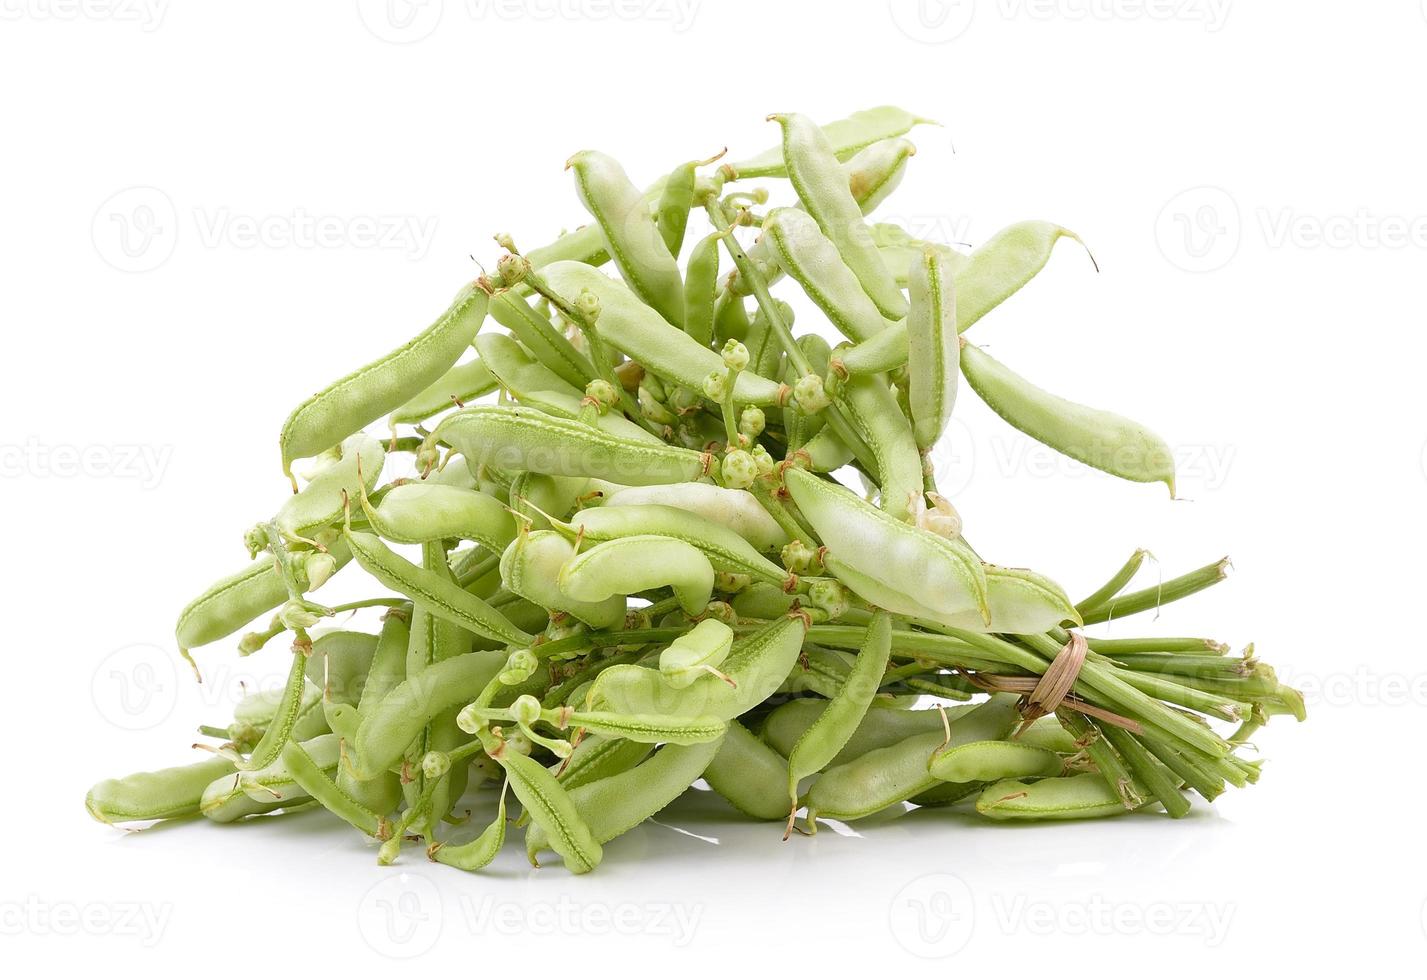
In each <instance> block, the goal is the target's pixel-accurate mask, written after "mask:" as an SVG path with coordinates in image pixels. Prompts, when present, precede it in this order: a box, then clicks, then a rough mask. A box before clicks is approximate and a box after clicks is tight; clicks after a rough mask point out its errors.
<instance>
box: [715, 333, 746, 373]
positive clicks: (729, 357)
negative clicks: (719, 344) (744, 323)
mask: <svg viewBox="0 0 1427 980" xmlns="http://www.w3.org/2000/svg"><path fill="white" fill-rule="evenodd" d="M721 353H722V355H723V363H724V366H725V367H727V368H729V369H730V370H732V371H742V370H743V369H744V368H746V367H748V357H749V354H748V348H747V347H745V346H744V345H743V343H742V342H741V341H739V340H735V339H734V338H732V337H730V338H729V339H728V343H726V344H724V345H723V351H722V352H721Z"/></svg>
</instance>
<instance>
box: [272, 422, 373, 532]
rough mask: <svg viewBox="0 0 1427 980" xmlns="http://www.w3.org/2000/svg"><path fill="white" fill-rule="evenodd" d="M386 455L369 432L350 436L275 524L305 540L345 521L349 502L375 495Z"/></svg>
mask: <svg viewBox="0 0 1427 980" xmlns="http://www.w3.org/2000/svg"><path fill="white" fill-rule="evenodd" d="M385 461H386V451H385V450H384V449H383V448H382V444H381V442H380V441H378V440H377V439H374V438H372V437H371V436H369V435H367V434H366V433H365V432H358V433H357V434H356V435H352V436H348V437H347V438H346V439H343V440H342V444H341V445H340V446H339V447H338V448H337V452H336V455H335V458H330V459H328V460H326V461H325V462H326V465H324V466H323V467H321V468H320V469H319V470H317V471H316V472H315V473H313V474H312V476H311V477H310V478H309V479H308V482H307V486H305V487H303V488H302V489H301V490H300V491H298V492H297V493H295V494H293V495H292V496H291V497H289V498H287V500H286V501H284V502H283V505H282V506H281V507H280V508H278V512H277V516H275V517H274V518H273V523H274V524H276V525H277V527H278V529H279V530H280V531H282V532H283V533H284V534H285V535H287V536H288V537H290V538H304V537H307V536H309V535H311V534H312V533H313V532H314V531H316V530H318V529H319V528H322V527H326V526H328V525H331V524H336V523H337V522H338V521H340V520H341V519H342V514H343V511H344V510H345V508H346V506H347V501H348V500H349V499H350V500H356V499H357V497H358V496H359V495H360V494H361V493H362V492H363V491H365V492H368V493H369V492H371V490H372V489H373V488H374V487H376V485H377V481H378V479H380V477H381V474H382V464H383V463H384V462H385Z"/></svg>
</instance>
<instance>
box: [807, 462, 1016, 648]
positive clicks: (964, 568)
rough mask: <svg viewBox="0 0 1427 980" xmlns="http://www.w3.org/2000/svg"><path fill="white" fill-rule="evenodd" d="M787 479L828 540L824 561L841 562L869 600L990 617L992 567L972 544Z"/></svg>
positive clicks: (819, 483)
mask: <svg viewBox="0 0 1427 980" xmlns="http://www.w3.org/2000/svg"><path fill="white" fill-rule="evenodd" d="M783 479H784V480H785V481H786V483H787V486H788V491H789V492H790V493H791V494H792V496H793V501H794V502H795V503H796V504H797V505H798V509H799V510H800V511H801V512H802V514H803V517H804V518H806V519H807V521H808V523H809V524H811V525H812V527H813V530H814V531H816V532H817V534H818V537H820V538H821V539H822V542H823V545H824V547H826V549H827V553H826V556H825V558H824V560H825V561H828V560H832V561H835V562H837V563H839V566H840V567H839V569H838V571H837V572H836V573H835V574H837V576H838V577H839V578H841V579H843V581H844V583H845V584H846V585H848V586H849V587H850V588H851V589H852V590H853V591H854V592H856V593H857V594H858V595H860V596H862V598H864V599H866V600H867V601H868V602H870V603H872V604H873V605H875V606H879V607H881V608H883V609H886V610H888V611H889V612H893V613H900V614H902V615H908V616H922V615H924V614H925V613H926V612H927V611H934V613H935V615H936V616H954V615H956V614H958V613H964V612H969V611H977V612H979V613H981V614H982V618H983V620H984V619H985V618H986V617H988V616H989V615H990V609H989V608H988V604H987V603H988V600H987V594H986V588H987V587H986V572H985V569H984V568H983V567H982V564H981V561H980V559H978V558H977V557H976V555H975V554H974V553H973V552H972V551H971V549H970V548H968V547H967V546H966V544H965V542H963V541H960V540H951V539H948V538H943V537H941V536H940V535H937V534H933V533H932V532H930V531H924V530H922V529H921V528H918V527H915V526H913V525H911V524H908V523H906V522H904V521H900V520H898V519H897V518H895V517H893V516H892V515H891V514H888V513H885V512H883V511H880V510H878V509H877V508H876V507H873V506H872V505H871V504H869V503H867V502H866V501H865V500H862V499H861V498H860V497H858V496H857V495H856V494H854V493H852V492H851V491H849V490H846V489H844V488H842V487H840V486H837V485H835V484H832V483H829V482H827V481H826V480H822V479H820V478H818V477H816V476H814V475H813V474H811V473H806V472H803V471H802V470H798V469H788V470H786V471H785V472H784V475H783ZM831 567H832V566H831V565H830V566H829V568H831Z"/></svg>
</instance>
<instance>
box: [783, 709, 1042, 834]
mask: <svg viewBox="0 0 1427 980" xmlns="http://www.w3.org/2000/svg"><path fill="white" fill-rule="evenodd" d="M1019 718H1020V713H1019V712H1018V711H1017V710H1016V698H1015V697H1014V696H1013V695H1008V694H996V695H993V696H992V697H991V700H989V701H987V702H986V703H984V704H981V705H978V706H977V707H976V709H975V710H973V711H971V712H969V713H967V714H966V715H963V716H962V717H960V718H958V719H957V720H956V721H954V722H951V724H950V735H949V736H948V735H946V734H943V733H942V732H939V731H934V732H928V733H926V734H923V735H913V736H912V737H911V738H908V739H906V740H904V741H902V742H898V743H897V744H895V745H889V746H887V747H886V748H882V749H874V750H872V751H871V752H868V753H866V754H865V755H863V756H860V757H859V758H857V759H854V760H852V761H851V762H847V763H844V764H842V765H840V766H834V767H833V768H831V769H829V770H827V771H826V772H824V773H823V774H822V776H820V777H819V778H818V780H817V782H815V783H813V785H812V789H810V790H808V792H807V794H806V795H805V796H804V797H803V800H802V802H803V805H804V806H806V807H807V808H808V822H809V823H812V822H814V821H815V820H817V818H818V817H832V818H835V819H838V820H856V819H859V818H861V817H866V816H870V815H871V814H874V813H876V812H877V811H879V810H883V809H886V808H887V807H889V806H892V805H894V804H896V803H901V802H902V801H904V800H908V799H911V798H912V797H914V796H917V795H918V794H920V793H924V792H926V791H927V790H930V789H934V788H935V787H936V785H937V783H938V782H940V780H938V779H937V778H936V777H935V776H933V775H932V774H931V773H930V771H929V770H928V768H927V766H928V764H929V763H930V762H931V759H932V756H933V754H934V753H936V752H937V751H939V750H945V749H946V748H949V747H951V746H955V745H964V744H966V743H968V742H977V741H985V740H988V739H1001V738H1005V737H1006V736H1007V735H1009V734H1010V733H1011V730H1012V729H1013V728H1014V727H1015V726H1016V722H1017V720H1018V719H1019Z"/></svg>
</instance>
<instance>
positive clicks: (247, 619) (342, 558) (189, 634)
mask: <svg viewBox="0 0 1427 980" xmlns="http://www.w3.org/2000/svg"><path fill="white" fill-rule="evenodd" d="M328 553H329V554H330V555H331V556H332V558H333V560H334V561H335V562H336V563H337V568H338V569H339V570H340V569H341V568H342V567H343V566H344V565H346V564H347V562H349V561H351V559H352V553H351V551H350V550H349V549H348V548H347V546H346V544H345V543H343V542H342V541H340V540H338V541H337V542H334V543H333V544H332V545H331V546H329V548H328ZM287 599H288V593H287V586H286V584H285V583H284V582H283V580H282V573H281V572H279V571H278V568H277V565H276V564H275V563H274V562H273V560H272V559H271V558H270V557H266V556H264V557H262V558H259V559H258V560H257V561H255V562H253V563H252V564H251V565H249V566H248V567H247V568H245V569H243V570H242V571H241V572H238V573H236V574H234V575H230V576H228V577H227V578H223V579H219V580H218V581H217V582H214V583H213V584H212V585H210V586H209V587H208V588H207V589H205V590H204V591H203V592H202V594H200V595H199V596H198V597H197V598H195V599H194V600H193V601H192V602H190V603H189V604H188V605H187V606H185V607H184V608H183V611H182V612H181V613H179V614H178V623H177V624H176V625H175V626H174V637H175V639H176V640H177V641H178V648H179V650H180V651H181V652H182V653H183V654H184V656H187V653H188V651H189V650H191V649H193V648H194V647H201V646H204V645H206V644H209V643H213V642H216V641H217V640H221V639H223V638H224V637H225V636H231V635H232V634H234V633H236V632H237V631H238V630H240V629H242V628H243V627H244V626H247V625H248V624H249V623H251V622H252V621H253V620H255V619H257V618H258V617H259V616H261V615H262V614H263V613H265V612H271V611H272V610H274V609H276V608H277V607H278V606H280V605H282V604H283V603H284V602H286V601H287Z"/></svg>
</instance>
